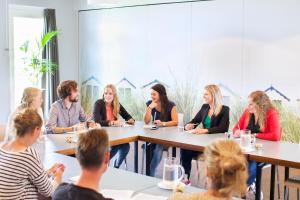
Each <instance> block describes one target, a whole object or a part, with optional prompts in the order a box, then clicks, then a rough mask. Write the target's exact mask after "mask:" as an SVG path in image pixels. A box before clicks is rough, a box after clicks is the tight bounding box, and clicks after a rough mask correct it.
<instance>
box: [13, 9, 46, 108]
mask: <svg viewBox="0 0 300 200" xmlns="http://www.w3.org/2000/svg"><path fill="white" fill-rule="evenodd" d="M9 11H10V23H9V25H10V37H11V38H10V49H11V51H10V66H11V73H10V74H11V77H10V80H11V87H12V88H11V99H12V108H11V109H12V110H13V109H15V108H16V106H18V105H19V104H20V101H21V98H22V93H23V90H24V88H26V87H29V86H33V84H32V83H31V81H30V77H29V75H28V73H26V72H25V65H24V62H23V58H24V53H23V52H22V51H21V50H20V47H21V46H22V45H23V44H24V43H25V42H26V41H28V42H29V45H30V46H31V47H34V46H35V43H36V39H37V38H40V37H41V36H42V33H43V25H44V21H43V10H42V9H41V8H31V7H20V6H18V7H16V6H11V7H9ZM33 44H34V45H33ZM31 47H30V48H31ZM38 86H39V87H41V83H38Z"/></svg>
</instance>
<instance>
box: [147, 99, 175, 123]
mask: <svg viewBox="0 0 300 200" xmlns="http://www.w3.org/2000/svg"><path fill="white" fill-rule="evenodd" d="M151 103H152V100H150V101H148V102H147V103H146V105H147V106H149V105H150V104H151ZM174 106H175V103H174V102H172V101H169V104H168V106H167V110H166V113H167V115H166V119H162V118H161V116H160V112H159V111H157V110H156V108H153V109H152V111H151V115H152V119H154V115H155V113H156V115H155V119H154V120H161V121H163V122H168V121H172V116H171V111H172V109H173V107H174Z"/></svg>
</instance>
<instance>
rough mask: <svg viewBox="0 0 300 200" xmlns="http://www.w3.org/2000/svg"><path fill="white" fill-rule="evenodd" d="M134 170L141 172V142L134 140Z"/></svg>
mask: <svg viewBox="0 0 300 200" xmlns="http://www.w3.org/2000/svg"><path fill="white" fill-rule="evenodd" d="M134 172H135V173H138V172H139V142H138V141H135V142H134Z"/></svg>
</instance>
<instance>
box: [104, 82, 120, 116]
mask: <svg viewBox="0 0 300 200" xmlns="http://www.w3.org/2000/svg"><path fill="white" fill-rule="evenodd" d="M108 88H110V89H111V90H112V92H113V95H114V100H113V102H112V107H113V114H114V117H115V118H116V119H118V116H119V112H120V101H119V97H118V93H117V89H116V87H115V86H114V85H113V84H108V85H106V86H105V88H104V92H105V90H106V89H108ZM104 92H103V99H104Z"/></svg>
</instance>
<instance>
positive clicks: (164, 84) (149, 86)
mask: <svg viewBox="0 0 300 200" xmlns="http://www.w3.org/2000/svg"><path fill="white" fill-rule="evenodd" d="M158 83H160V84H162V85H163V86H165V88H166V89H167V88H169V87H170V86H169V85H168V84H166V83H164V82H162V81H159V80H157V79H154V80H153V81H151V82H149V83H147V84H145V85H143V86H142V87H141V89H150V88H151V87H152V86H153V85H155V84H158Z"/></svg>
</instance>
